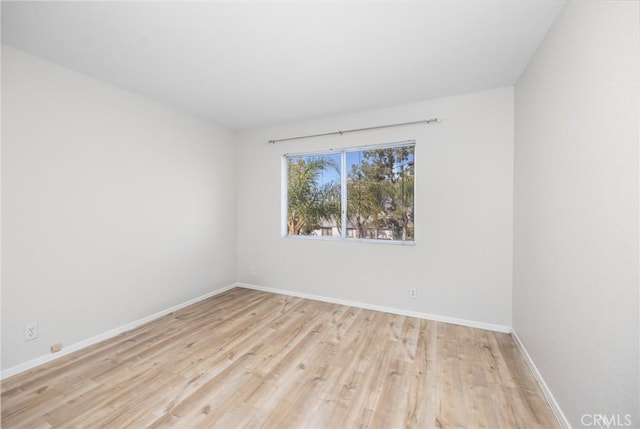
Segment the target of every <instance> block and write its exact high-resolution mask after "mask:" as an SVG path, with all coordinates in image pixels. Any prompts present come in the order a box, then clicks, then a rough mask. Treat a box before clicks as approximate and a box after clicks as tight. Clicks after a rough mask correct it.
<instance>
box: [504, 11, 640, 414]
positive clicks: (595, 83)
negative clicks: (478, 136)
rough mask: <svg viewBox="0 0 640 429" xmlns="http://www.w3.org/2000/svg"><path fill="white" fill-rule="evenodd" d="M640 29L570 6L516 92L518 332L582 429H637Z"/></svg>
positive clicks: (616, 16)
mask: <svg viewBox="0 0 640 429" xmlns="http://www.w3.org/2000/svg"><path fill="white" fill-rule="evenodd" d="M639 20H640V13H639V10H638V2H613V1H606V2H596V1H592V2H572V3H569V4H567V6H566V7H565V9H564V10H563V12H562V13H561V14H560V16H559V18H558V20H557V21H556V22H555V24H554V25H553V27H552V28H551V30H550V32H549V34H548V35H547V37H546V39H545V40H544V42H543V43H542V45H541V46H540V47H539V49H538V51H537V53H536V54H535V55H534V57H533V59H532V61H531V63H530V65H529V66H528V68H527V70H526V71H525V73H524V74H523V76H522V77H521V79H520V81H519V82H518V84H517V87H516V106H515V111H516V139H515V221H514V222H515V229H514V236H515V245H514V261H515V262H514V302H513V326H514V330H515V331H516V333H517V334H518V336H519V337H520V339H521V340H522V342H523V344H524V345H525V347H526V348H527V349H528V351H529V354H530V355H531V357H532V358H533V361H534V362H535V364H536V366H537V368H538V370H539V371H540V372H541V374H542V376H543V378H544V380H545V381H546V383H547V385H548V386H549V387H550V389H551V391H552V392H553V395H554V396H555V398H556V400H557V402H558V403H559V405H560V407H561V409H562V410H563V411H564V413H565V415H566V416H567V418H568V420H569V421H570V423H571V424H572V425H573V426H575V427H581V426H582V423H585V422H586V423H587V424H589V423H590V422H591V420H589V419H590V417H587V419H586V420H584V421H583V422H581V416H582V415H583V414H584V413H592V414H594V413H601V414H608V415H611V414H619V415H620V416H622V417H624V415H625V414H631V415H632V418H633V427H640V416H639V411H638V402H639V400H640V397H639V395H638V389H639V385H640V382H639V381H640V380H639V374H638V366H639V362H640V357H639V352H638V348H639V344H638V341H639V336H640V333H639V332H638V323H639V320H638V299H639V297H638V289H639V285H638V191H639V190H638V142H639V133H638V126H639V125H638V118H639V114H638V103H639V86H638V80H639V76H640V66H639V62H640V58H639V57H640V46H639V43H640V42H639V41H640V31H639V29H638V22H639ZM622 422H625V420H624V419H623V420H622Z"/></svg>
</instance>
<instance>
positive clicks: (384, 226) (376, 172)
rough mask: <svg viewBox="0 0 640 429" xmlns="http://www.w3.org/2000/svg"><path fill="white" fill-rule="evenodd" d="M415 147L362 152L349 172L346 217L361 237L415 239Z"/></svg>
mask: <svg viewBox="0 0 640 429" xmlns="http://www.w3.org/2000/svg"><path fill="white" fill-rule="evenodd" d="M413 153H414V148H413V147H412V146H404V147H398V148H388V149H375V150H370V151H363V152H362V153H361V154H362V158H361V160H360V163H359V164H353V165H352V166H351V172H350V174H349V182H348V184H347V189H348V207H347V217H348V219H349V221H350V222H351V224H352V225H354V226H355V227H356V236H357V237H360V238H384V237H385V236H386V234H385V232H387V231H389V232H390V234H391V236H390V237H387V238H391V239H393V240H408V239H413V203H414V195H413V194H414V186H413V185H414V174H413V172H414V163H413Z"/></svg>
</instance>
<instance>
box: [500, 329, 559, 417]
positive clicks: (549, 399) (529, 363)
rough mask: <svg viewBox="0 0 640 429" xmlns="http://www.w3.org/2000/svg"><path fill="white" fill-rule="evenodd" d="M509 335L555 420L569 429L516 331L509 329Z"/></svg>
mask: <svg viewBox="0 0 640 429" xmlns="http://www.w3.org/2000/svg"><path fill="white" fill-rule="evenodd" d="M511 337H512V338H513V341H514V342H515V343H516V346H518V348H519V349H520V352H522V355H523V356H524V360H525V362H526V363H527V366H528V367H529V369H530V370H531V372H532V373H533V376H534V377H535V378H536V381H537V382H538V386H540V390H542V393H543V394H544V397H545V398H546V399H547V402H548V403H549V406H550V407H551V411H553V414H554V415H555V416H556V420H558V424H559V425H560V427H562V428H563V429H571V424H570V423H569V420H567V416H565V415H564V413H563V412H562V409H561V408H560V405H558V402H556V399H555V398H554V397H553V394H552V393H551V390H549V386H547V383H545V381H544V379H543V378H542V374H540V371H538V368H537V367H536V365H535V364H534V363H533V360H532V359H531V356H530V355H529V352H527V349H526V348H525V347H524V344H522V341H520V338H519V337H518V334H516V331H514V330H511Z"/></svg>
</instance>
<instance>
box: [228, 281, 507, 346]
mask: <svg viewBox="0 0 640 429" xmlns="http://www.w3.org/2000/svg"><path fill="white" fill-rule="evenodd" d="M236 286H237V287H243V288H246V289H254V290H259V291H263V292H271V293H278V294H281V295H289V296H295V297H298V298H306V299H312V300H315V301H323V302H329V303H332V304H341V305H348V306H350V307H358V308H364V309H366V310H375V311H382V312H384V313H391V314H398V315H400V316H410V317H416V318H418V319H426V320H435V321H436V322H446V323H452V324H454V325H462V326H469V327H472V328H479V329H486V330H489V331H495V332H503V333H506V334H509V333H511V327H510V326H504V325H496V324H493V323H485V322H476V321H474V320H465V319H457V318H455V317H448V316H440V315H437V314H429V313H421V312H418V311H411V310H403V309H400V308H393V307H385V306H383V305H375V304H367V303H364V302H358V301H350V300H347V299H338V298H331V297H328V296H321V295H312V294H308V293H302V292H295V291H291V290H286V289H277V288H271V287H264V286H257V285H253V284H249V283H236Z"/></svg>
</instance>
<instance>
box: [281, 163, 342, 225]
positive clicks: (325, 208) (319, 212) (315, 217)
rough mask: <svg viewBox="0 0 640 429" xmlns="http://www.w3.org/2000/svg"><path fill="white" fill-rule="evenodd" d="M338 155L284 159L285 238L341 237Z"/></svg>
mask: <svg viewBox="0 0 640 429" xmlns="http://www.w3.org/2000/svg"><path fill="white" fill-rule="evenodd" d="M340 157H341V155H340V153H329V154H321V155H296V156H288V157H287V232H288V234H289V235H317V236H325V237H326V236H330V237H341V236H342V231H341V230H340V229H341V227H342V220H341V214H340V213H341V191H340Z"/></svg>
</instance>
